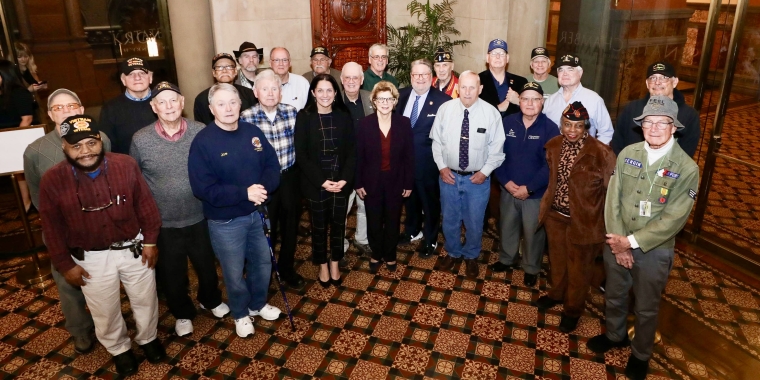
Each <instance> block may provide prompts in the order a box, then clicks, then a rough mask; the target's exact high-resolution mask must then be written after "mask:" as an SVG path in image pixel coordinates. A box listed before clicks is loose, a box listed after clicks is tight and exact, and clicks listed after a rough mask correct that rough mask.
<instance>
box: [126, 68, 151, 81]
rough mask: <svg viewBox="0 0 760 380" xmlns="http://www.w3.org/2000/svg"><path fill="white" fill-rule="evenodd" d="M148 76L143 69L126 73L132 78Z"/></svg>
mask: <svg viewBox="0 0 760 380" xmlns="http://www.w3.org/2000/svg"><path fill="white" fill-rule="evenodd" d="M147 76H148V73H146V72H145V71H142V70H134V71H132V72H131V73H129V75H125V77H127V78H132V79H142V78H145V77H147Z"/></svg>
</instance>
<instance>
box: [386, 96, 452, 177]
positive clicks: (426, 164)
mask: <svg viewBox="0 0 760 380" xmlns="http://www.w3.org/2000/svg"><path fill="white" fill-rule="evenodd" d="M412 90H413V89H412V88H411V87H405V88H402V89H401V90H399V98H398V105H397V106H396V112H397V113H398V114H399V115H403V114H404V109H406V104H407V103H408V102H410V101H411V102H412V104H414V96H415V94H414V92H413V91H412ZM449 100H451V97H450V96H448V95H446V94H445V93H443V92H442V91H439V90H438V89H436V88H432V87H431V88H430V92H428V95H427V98H425V104H423V105H422V110H420V116H419V118H418V119H417V125H415V126H414V128H412V134H413V135H414V163H415V165H414V169H415V171H414V178H415V180H417V181H420V180H425V181H433V182H435V183H436V184H438V165H436V164H435V160H434V159H433V140H432V139H431V138H430V129H431V128H432V127H433V122H434V121H435V115H436V113H437V112H438V107H440V106H441V104H443V103H446V102H448V101H449ZM417 106H418V107H419V105H417Z"/></svg>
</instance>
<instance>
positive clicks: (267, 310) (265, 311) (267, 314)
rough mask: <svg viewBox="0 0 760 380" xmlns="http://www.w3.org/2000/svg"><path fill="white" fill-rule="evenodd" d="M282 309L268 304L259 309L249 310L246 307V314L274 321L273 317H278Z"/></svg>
mask: <svg viewBox="0 0 760 380" xmlns="http://www.w3.org/2000/svg"><path fill="white" fill-rule="evenodd" d="M281 312H282V311H281V310H280V309H278V308H276V307H274V306H272V305H270V304H266V305H264V307H262V308H261V310H251V309H248V315H250V316H251V317H261V318H264V319H266V320H267V321H274V320H275V319H277V318H279V317H280V313H281Z"/></svg>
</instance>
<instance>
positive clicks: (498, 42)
mask: <svg viewBox="0 0 760 380" xmlns="http://www.w3.org/2000/svg"><path fill="white" fill-rule="evenodd" d="M494 49H503V50H504V52H509V50H507V41H504V40H502V39H500V38H497V39H495V40H491V42H489V43H488V52H489V53H490V52H491V50H494Z"/></svg>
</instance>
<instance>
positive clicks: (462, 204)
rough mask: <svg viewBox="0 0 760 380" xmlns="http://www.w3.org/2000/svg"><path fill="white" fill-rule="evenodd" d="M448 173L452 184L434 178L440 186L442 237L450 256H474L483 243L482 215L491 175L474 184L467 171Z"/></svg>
mask: <svg viewBox="0 0 760 380" xmlns="http://www.w3.org/2000/svg"><path fill="white" fill-rule="evenodd" d="M452 174H453V175H454V184H453V185H449V184H447V183H445V182H443V180H441V179H440V178H439V179H438V183H439V185H440V186H441V209H442V211H443V237H444V238H445V239H446V243H445V245H444V247H445V248H446V252H448V254H449V255H450V256H451V257H454V258H460V257H464V258H465V259H477V258H478V256H479V255H480V248H481V247H482V245H483V242H482V240H481V239H482V237H483V217H484V216H485V212H486V206H487V205H488V198H489V197H490V195H491V177H487V178H486V180H485V181H483V183H481V184H480V185H476V184H474V183H472V182H470V177H471V176H469V175H468V176H463V175H459V174H456V173H454V172H452ZM462 222H464V227H465V228H466V229H467V231H466V234H465V239H466V240H465V243H464V245H463V244H462V243H461V241H462V240H461V236H462Z"/></svg>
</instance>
